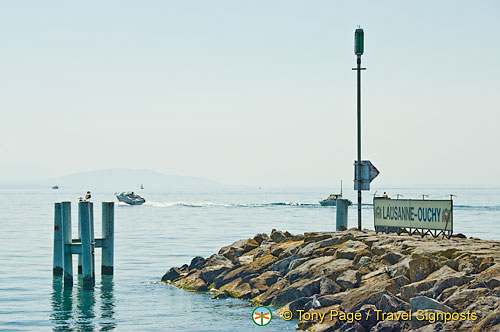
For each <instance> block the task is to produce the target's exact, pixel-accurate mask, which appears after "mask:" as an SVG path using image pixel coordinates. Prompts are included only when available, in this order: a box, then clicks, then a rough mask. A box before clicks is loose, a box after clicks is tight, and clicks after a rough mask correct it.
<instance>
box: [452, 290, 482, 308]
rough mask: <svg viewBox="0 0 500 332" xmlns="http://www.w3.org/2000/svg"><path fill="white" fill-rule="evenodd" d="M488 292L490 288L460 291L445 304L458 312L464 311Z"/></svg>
mask: <svg viewBox="0 0 500 332" xmlns="http://www.w3.org/2000/svg"><path fill="white" fill-rule="evenodd" d="M488 292H489V289H488V288H476V289H467V288H462V289H458V290H456V291H455V292H454V293H453V295H451V296H450V297H449V298H448V299H447V300H446V301H445V302H444V304H446V305H447V306H449V307H451V308H453V309H455V310H457V311H458V310H463V309H465V308H466V307H468V306H469V305H470V304H471V303H473V302H474V301H476V300H477V299H478V298H480V297H482V296H484V295H486V294H487V293H488Z"/></svg>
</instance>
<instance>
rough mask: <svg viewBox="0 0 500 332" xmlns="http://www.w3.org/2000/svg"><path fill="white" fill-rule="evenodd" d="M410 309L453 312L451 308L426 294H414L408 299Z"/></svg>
mask: <svg viewBox="0 0 500 332" xmlns="http://www.w3.org/2000/svg"><path fill="white" fill-rule="evenodd" d="M410 305H411V310H413V311H414V312H416V311H418V310H427V309H433V310H439V311H442V312H453V309H452V308H450V307H448V306H447V305H445V304H442V303H440V302H438V301H436V300H434V299H431V298H429V297H427V296H416V297H414V298H411V299H410Z"/></svg>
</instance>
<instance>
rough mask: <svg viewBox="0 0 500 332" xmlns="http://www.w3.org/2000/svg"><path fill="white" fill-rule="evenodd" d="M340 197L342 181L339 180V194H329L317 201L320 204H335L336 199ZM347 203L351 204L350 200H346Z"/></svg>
mask: <svg viewBox="0 0 500 332" xmlns="http://www.w3.org/2000/svg"><path fill="white" fill-rule="evenodd" d="M338 199H343V198H342V181H340V194H331V195H330V196H328V197H327V198H325V199H324V200H322V201H319V204H321V206H337V200H338ZM347 205H352V202H351V201H350V200H347Z"/></svg>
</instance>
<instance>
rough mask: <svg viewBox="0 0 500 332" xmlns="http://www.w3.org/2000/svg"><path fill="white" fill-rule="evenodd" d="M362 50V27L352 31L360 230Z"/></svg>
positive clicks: (359, 219) (359, 226) (359, 220)
mask: <svg viewBox="0 0 500 332" xmlns="http://www.w3.org/2000/svg"><path fill="white" fill-rule="evenodd" d="M363 52H364V32H363V29H361V28H359V27H358V29H356V31H355V32H354V54H356V57H357V64H358V66H357V68H353V70H356V71H357V72H358V163H357V164H358V165H357V168H356V171H357V178H358V179H357V187H358V230H361V185H362V181H361V71H362V70H366V68H361V55H363Z"/></svg>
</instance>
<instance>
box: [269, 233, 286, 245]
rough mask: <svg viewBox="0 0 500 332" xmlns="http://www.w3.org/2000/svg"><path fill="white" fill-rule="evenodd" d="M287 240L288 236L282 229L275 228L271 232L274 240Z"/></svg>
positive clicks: (277, 241) (278, 241)
mask: <svg viewBox="0 0 500 332" xmlns="http://www.w3.org/2000/svg"><path fill="white" fill-rule="evenodd" d="M286 240H287V237H286V235H285V233H283V232H281V231H277V230H273V232H272V233H271V241H273V242H276V243H280V242H284V241H286Z"/></svg>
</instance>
